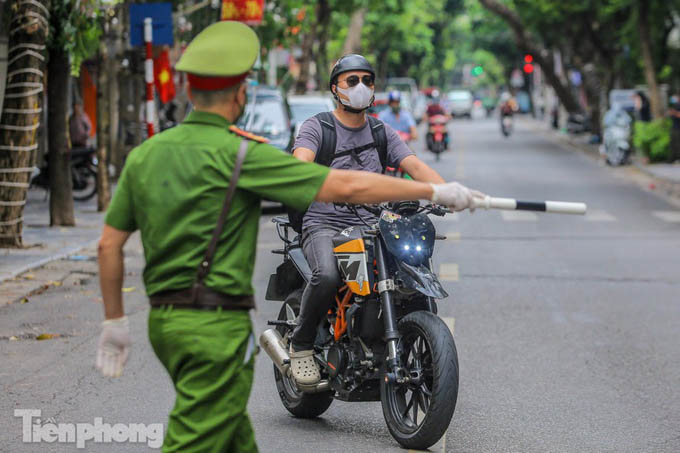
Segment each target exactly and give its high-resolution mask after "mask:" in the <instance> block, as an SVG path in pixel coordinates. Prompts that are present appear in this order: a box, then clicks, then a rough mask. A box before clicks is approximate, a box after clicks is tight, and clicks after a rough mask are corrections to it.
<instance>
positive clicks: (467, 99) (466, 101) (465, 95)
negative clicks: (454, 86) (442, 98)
mask: <svg viewBox="0 0 680 453" xmlns="http://www.w3.org/2000/svg"><path fill="white" fill-rule="evenodd" d="M446 98H447V100H448V102H447V105H448V108H449V111H450V112H451V115H453V116H465V117H468V118H471V117H472V107H473V102H474V97H473V96H472V93H471V92H470V91H468V90H454V91H450V92H449V93H448V95H447V96H446Z"/></svg>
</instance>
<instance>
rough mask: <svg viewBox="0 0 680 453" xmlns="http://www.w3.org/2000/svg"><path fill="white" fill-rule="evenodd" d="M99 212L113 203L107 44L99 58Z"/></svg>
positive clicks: (104, 44)
mask: <svg viewBox="0 0 680 453" xmlns="http://www.w3.org/2000/svg"><path fill="white" fill-rule="evenodd" d="M97 60H98V62H99V68H97V211H100V212H101V211H106V208H108V207H109V201H111V193H110V190H109V172H108V168H107V167H108V165H107V161H108V151H109V146H110V143H111V141H110V140H109V132H110V128H109V93H110V90H109V83H110V81H111V77H110V74H109V70H110V63H109V50H108V47H107V45H106V42H104V41H102V43H101V44H100V45H99V56H98V58H97Z"/></svg>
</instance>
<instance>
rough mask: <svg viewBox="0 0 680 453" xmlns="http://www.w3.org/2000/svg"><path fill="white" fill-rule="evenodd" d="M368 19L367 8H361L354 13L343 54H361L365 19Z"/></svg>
mask: <svg viewBox="0 0 680 453" xmlns="http://www.w3.org/2000/svg"><path fill="white" fill-rule="evenodd" d="M365 17H366V7H363V8H359V9H358V10H356V11H354V13H352V18H351V19H350V21H349V27H348V28H347V37H346V38H345V44H344V45H343V46H342V54H343V55H347V54H349V53H359V52H361V30H362V29H363V28H364V18H365Z"/></svg>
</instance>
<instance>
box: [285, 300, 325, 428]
mask: <svg viewBox="0 0 680 453" xmlns="http://www.w3.org/2000/svg"><path fill="white" fill-rule="evenodd" d="M301 300H302V290H301V289H298V290H295V291H293V292H292V293H290V294H289V295H288V297H287V298H286V301H285V302H284V303H283V306H282V307H281V311H279V317H278V319H279V321H292V320H293V319H295V318H297V316H298V315H299V314H300V302H301ZM276 329H277V330H278V331H279V333H280V334H281V337H283V343H284V344H285V345H286V347H289V345H290V340H289V337H290V333H291V332H290V330H289V329H286V328H284V327H280V326H279V327H277V328H276ZM274 380H275V381H276V389H277V390H278V392H279V397H280V398H281V402H282V403H283V406H284V407H285V408H286V409H288V412H290V413H291V414H293V415H294V416H296V417H299V418H315V417H318V416H319V415H321V414H323V413H324V412H326V410H327V409H328V408H329V406H330V405H331V403H332V402H333V392H324V393H302V392H301V391H300V390H298V388H297V385H296V384H295V380H294V379H290V378H289V377H287V376H284V375H283V374H281V372H280V371H279V369H278V368H276V365H274Z"/></svg>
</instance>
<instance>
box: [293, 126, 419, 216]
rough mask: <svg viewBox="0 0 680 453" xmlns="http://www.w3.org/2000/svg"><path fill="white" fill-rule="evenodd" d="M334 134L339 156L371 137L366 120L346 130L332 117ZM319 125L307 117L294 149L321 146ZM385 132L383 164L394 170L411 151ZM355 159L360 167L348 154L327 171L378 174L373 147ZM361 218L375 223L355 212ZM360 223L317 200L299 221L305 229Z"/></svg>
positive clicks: (342, 210) (390, 132) (392, 133)
mask: <svg viewBox="0 0 680 453" xmlns="http://www.w3.org/2000/svg"><path fill="white" fill-rule="evenodd" d="M333 119H334V120H335V131H336V134H337V141H336V145H335V152H336V153H340V152H342V151H347V150H350V149H352V148H357V147H360V146H364V145H367V144H369V143H373V135H372V134H371V130H370V128H369V126H368V121H366V123H365V124H364V125H363V126H361V127H347V126H345V125H343V124H342V123H340V121H338V119H337V118H335V116H334V117H333ZM321 127H322V126H321V123H319V120H317V119H316V117H312V118H309V119H308V120H306V121H305V122H304V123H302V127H301V128H300V133H299V134H298V136H297V138H296V139H295V145H294V146H293V149H296V148H307V149H311V150H312V151H314V152H315V153H316V152H318V150H319V147H320V146H321V134H322V132H321ZM385 132H386V135H387V165H388V166H389V167H394V168H398V167H399V165H400V164H401V161H402V160H403V159H404V158H405V157H407V156H410V155H412V154H413V151H411V150H410V149H409V147H408V146H407V145H406V143H404V142H403V141H402V140H401V139H400V138H399V135H398V134H397V133H396V132H395V131H394V129H392V128H391V127H390V126H388V125H387V124H385ZM359 160H360V161H361V165H360V164H359V163H358V162H356V161H355V160H354V158H353V157H352V156H351V155H345V156H340V157H337V158H335V159H334V160H333V162H332V163H331V166H330V167H331V168H339V169H344V170H363V171H370V172H373V173H382V166H381V165H380V156H379V155H378V151H377V150H376V149H375V148H371V149H368V150H366V151H363V152H361V153H359ZM359 213H360V214H361V216H362V218H363V219H364V220H365V221H367V222H369V223H370V222H373V221H375V220H376V216H375V215H373V214H371V213H369V212H368V211H366V210H363V209H361V210H359ZM358 224H361V221H360V220H359V219H358V218H357V217H356V215H354V213H353V212H351V211H349V210H347V209H346V208H341V207H337V206H335V205H334V204H333V203H321V202H319V201H315V202H313V203H312V204H311V205H310V207H309V209H308V210H307V213H306V214H305V217H304V219H303V221H302V227H303V228H309V227H311V226H315V225H333V226H339V227H346V226H350V225H358Z"/></svg>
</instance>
